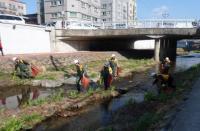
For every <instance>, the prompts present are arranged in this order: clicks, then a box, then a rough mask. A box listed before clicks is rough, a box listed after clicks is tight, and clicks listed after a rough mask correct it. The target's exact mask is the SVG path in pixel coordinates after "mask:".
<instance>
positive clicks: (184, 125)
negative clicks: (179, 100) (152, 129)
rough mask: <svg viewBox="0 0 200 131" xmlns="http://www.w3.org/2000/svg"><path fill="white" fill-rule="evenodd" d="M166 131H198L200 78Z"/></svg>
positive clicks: (199, 128) (199, 124) (199, 130)
mask: <svg viewBox="0 0 200 131" xmlns="http://www.w3.org/2000/svg"><path fill="white" fill-rule="evenodd" d="M181 109H182V110H181V111H180V112H179V113H178V114H177V115H176V118H175V119H174V121H173V122H172V126H171V129H169V130H168V131H200V78H199V79H198V80H197V82H196V83H195V85H194V86H193V90H192V92H191V93H190V94H189V99H188V100H187V101H186V102H185V103H184V105H183V107H181Z"/></svg>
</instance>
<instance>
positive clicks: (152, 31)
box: [0, 22, 200, 60]
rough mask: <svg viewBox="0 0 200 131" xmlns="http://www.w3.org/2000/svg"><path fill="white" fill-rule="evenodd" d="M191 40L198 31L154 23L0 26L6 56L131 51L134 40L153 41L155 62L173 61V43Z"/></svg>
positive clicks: (174, 47)
mask: <svg viewBox="0 0 200 131" xmlns="http://www.w3.org/2000/svg"><path fill="white" fill-rule="evenodd" d="M145 23H146V22H145ZM161 23H164V22H161ZM175 23H177V22H175ZM150 25H152V24H150ZM186 25H187V23H186ZM143 27H145V28H143ZM176 27H177V28H176ZM191 38H200V30H199V29H198V28H191V27H190V26H188V27H187V26H185V28H182V27H181V28H180V27H179V28H178V26H174V27H171V28H169V27H168V28H166V27H164V24H163V26H161V27H159V28H158V27H157V24H156V28H155V27H152V26H150V27H149V26H147V27H146V26H142V28H141V27H139V26H138V28H135V27H134V28H131V29H105V28H104V29H97V30H71V29H55V28H51V29H47V28H46V27H44V26H40V25H38V26H37V25H27V24H23V25H20V24H10V23H0V40H1V43H2V44H3V47H4V53H5V54H6V55H7V54H27V53H51V52H72V51H79V50H80V51H90V50H92V51H99V50H100V51H101V50H107V51H114V50H115V51H116V50H119V51H120V50H127V49H134V42H135V41H136V40H148V39H154V40H155V59H156V60H159V59H162V58H163V57H165V56H169V57H170V58H171V59H174V58H175V56H176V44H177V43H176V42H177V40H181V39H191Z"/></svg>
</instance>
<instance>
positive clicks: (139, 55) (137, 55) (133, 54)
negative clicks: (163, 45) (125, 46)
mask: <svg viewBox="0 0 200 131" xmlns="http://www.w3.org/2000/svg"><path fill="white" fill-rule="evenodd" d="M117 52H119V53H120V54H121V55H122V56H124V57H126V58H128V59H131V58H132V59H144V58H153V57H154V50H127V51H117Z"/></svg>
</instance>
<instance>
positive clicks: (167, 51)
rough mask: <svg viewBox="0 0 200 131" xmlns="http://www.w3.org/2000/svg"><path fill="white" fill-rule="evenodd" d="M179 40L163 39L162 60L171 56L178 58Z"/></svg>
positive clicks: (161, 46) (172, 58)
mask: <svg viewBox="0 0 200 131" xmlns="http://www.w3.org/2000/svg"><path fill="white" fill-rule="evenodd" d="M176 46H177V41H176V40H173V39H162V40H161V44H160V60H163V59H164V58H165V57H169V58H170V60H173V61H174V60H175V59H176Z"/></svg>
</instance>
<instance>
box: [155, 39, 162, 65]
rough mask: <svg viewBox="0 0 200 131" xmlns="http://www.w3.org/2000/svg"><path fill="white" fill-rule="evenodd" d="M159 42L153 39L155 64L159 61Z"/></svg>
mask: <svg viewBox="0 0 200 131" xmlns="http://www.w3.org/2000/svg"><path fill="white" fill-rule="evenodd" d="M160 42H161V40H160V39H155V49H154V60H155V61H156V62H159V61H160Z"/></svg>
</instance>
